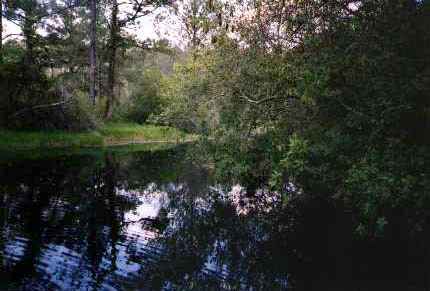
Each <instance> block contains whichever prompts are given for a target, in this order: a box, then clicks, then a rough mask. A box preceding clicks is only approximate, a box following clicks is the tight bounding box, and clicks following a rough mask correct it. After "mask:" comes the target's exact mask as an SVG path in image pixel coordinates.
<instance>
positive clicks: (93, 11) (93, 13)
mask: <svg viewBox="0 0 430 291" xmlns="http://www.w3.org/2000/svg"><path fill="white" fill-rule="evenodd" d="M90 19H91V24H90V70H89V77H90V100H91V102H92V103H93V105H95V104H96V96H97V92H96V77H97V75H96V74H97V51H96V42H97V3H96V0H90Z"/></svg>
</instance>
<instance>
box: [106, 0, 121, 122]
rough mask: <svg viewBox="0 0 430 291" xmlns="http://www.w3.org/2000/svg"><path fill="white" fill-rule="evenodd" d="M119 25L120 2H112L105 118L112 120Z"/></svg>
mask: <svg viewBox="0 0 430 291" xmlns="http://www.w3.org/2000/svg"><path fill="white" fill-rule="evenodd" d="M119 38H120V36H119V24H118V2H117V0H112V15H111V24H110V44H109V47H108V50H109V52H108V62H109V69H108V84H107V101H106V111H105V118H106V119H111V118H112V113H113V103H114V101H115V84H116V63H117V50H118V42H119Z"/></svg>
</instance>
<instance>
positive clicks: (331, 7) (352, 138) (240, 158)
mask: <svg viewBox="0 0 430 291" xmlns="http://www.w3.org/2000/svg"><path fill="white" fill-rule="evenodd" d="M251 2H252V1H251ZM249 4H250V5H251V6H250V7H247V6H246V4H243V5H242V6H241V7H242V8H244V7H245V8H244V9H245V10H246V9H248V10H247V11H248V12H247V13H244V14H240V12H237V10H236V9H237V6H234V5H233V7H230V6H223V5H221V6H219V7H217V8H213V9H218V11H219V13H221V14H222V15H223V21H222V23H223V25H222V26H218V25H217V26H216V29H214V30H213V31H212V33H210V34H208V35H204V37H203V39H202V41H201V42H199V43H200V45H197V46H195V47H194V54H193V55H192V56H191V57H190V59H189V61H188V62H187V63H186V64H185V65H183V66H181V67H180V68H179V69H178V70H177V72H176V74H175V77H174V78H176V79H177V80H181V81H179V82H176V84H179V86H177V87H175V88H174V89H175V90H176V91H175V92H176V93H175V94H174V95H173V96H179V98H180V100H183V101H182V102H179V101H178V102H179V103H180V104H186V105H183V106H182V107H181V106H177V105H176V104H174V105H172V106H170V107H168V109H167V110H166V112H165V114H166V115H167V116H170V120H171V121H172V122H176V124H177V126H184V125H183V123H182V119H180V120H178V121H177V120H176V118H178V117H179V118H180V117H181V116H184V117H185V116H187V117H189V118H188V119H186V122H188V123H187V127H192V128H197V129H198V130H199V131H201V132H207V133H208V136H209V137H215V138H214V139H212V140H211V142H209V144H210V145H211V146H210V147H209V152H210V154H211V157H212V158H213V161H214V162H215V165H216V167H215V168H216V169H217V170H218V173H219V177H221V178H222V177H232V176H233V177H237V181H238V182H242V183H243V182H246V183H248V182H250V181H252V182H253V183H254V184H255V186H254V187H260V186H261V185H262V184H263V185H266V186H268V187H270V188H271V189H273V190H277V191H280V192H282V193H283V195H284V200H285V203H286V204H288V201H290V200H291V199H294V198H295V197H298V196H304V197H306V198H307V199H321V198H322V199H325V200H327V201H328V202H329V203H333V204H334V205H337V206H339V207H341V208H342V209H344V210H345V211H350V212H351V213H353V217H354V222H355V223H354V229H355V230H356V234H357V235H360V236H364V237H367V238H369V239H374V238H375V237H378V236H383V235H384V232H391V231H393V229H395V228H399V227H404V228H405V229H409V230H410V233H411V235H413V234H415V233H416V232H420V231H421V230H422V229H423V228H425V227H427V224H428V221H429V218H430V217H429V211H428V210H429V207H430V177H429V175H430V147H429V146H430V138H429V134H428V133H429V130H430V99H429V98H430V51H429V50H428V46H429V44H430V31H429V30H428V27H429V26H430V4H429V2H428V1H406V0H399V1H382V0H381V1H323V2H320V1H300V2H295V1H291V2H288V1H257V3H254V4H255V5H254V4H252V3H249ZM205 9H206V10H205ZM211 9H212V8H211V7H209V6H207V5H206V6H205V4H204V3H203V4H201V10H199V11H200V12H199V13H203V15H206V16H207V17H208V18H207V19H209V20H210V19H211V18H210V15H211V13H210V11H211ZM207 10H209V12H208V11H207ZM235 13H238V14H239V15H241V16H240V17H234V16H232V15H235ZM208 15H209V16H208ZM201 17H202V16H199V19H202V18H201ZM205 23H206V22H205V21H202V23H201V25H202V26H204V24H205ZM202 29H203V28H202ZM231 30H233V31H234V32H235V34H234V35H232V34H231V33H230V32H231ZM205 43H206V45H205ZM208 43H211V44H208ZM175 100H178V99H175ZM169 114H170V115H169ZM292 185H294V186H293V187H291V186H292ZM300 194H302V195H300Z"/></svg>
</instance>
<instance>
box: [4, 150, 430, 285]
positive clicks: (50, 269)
mask: <svg viewBox="0 0 430 291" xmlns="http://www.w3.org/2000/svg"><path fill="white" fill-rule="evenodd" d="M189 147H190V146H188V148H187V147H177V148H171V149H164V150H159V151H148V150H142V151H141V150H138V149H136V148H134V149H133V150H127V149H124V150H120V151H114V152H109V151H107V152H97V151H95V152H87V153H79V154H66V153H60V154H55V153H51V154H50V155H49V157H37V158H35V157H32V158H28V157H25V156H22V157H16V156H15V157H10V156H8V155H4V158H0V195H1V196H0V235H1V238H0V263H1V269H0V290H327V291H328V290H352V291H354V290H357V291H358V290H362V291H364V290H430V260H429V258H430V251H429V250H430V248H429V247H430V239H429V237H428V235H426V232H425V231H423V232H422V235H418V236H414V237H410V236H408V230H407V229H403V228H402V227H400V226H399V227H398V229H397V228H396V230H395V231H392V232H390V233H388V234H387V236H386V237H385V238H380V239H373V240H370V241H366V240H358V239H356V238H355V236H354V235H353V228H352V226H351V225H352V222H351V219H350V218H349V214H348V213H347V212H346V211H342V210H339V209H337V208H335V207H333V206H330V205H327V204H326V203H324V202H321V201H311V202H309V201H306V202H305V201H303V202H299V203H296V204H295V205H294V208H292V209H290V211H285V208H284V210H282V211H281V210H280V209H281V207H280V206H281V201H280V199H279V197H278V196H277V195H276V194H270V193H268V192H265V191H248V193H247V192H246V191H245V188H244V187H241V186H238V185H235V186H232V185H225V186H219V185H216V184H215V182H214V181H213V179H212V178H211V175H210V174H209V173H208V171H207V170H206V168H205V167H202V166H200V165H198V164H196V163H195V162H192V161H191V160H190V159H189V158H187V157H189V155H187V152H189V150H190V148H189Z"/></svg>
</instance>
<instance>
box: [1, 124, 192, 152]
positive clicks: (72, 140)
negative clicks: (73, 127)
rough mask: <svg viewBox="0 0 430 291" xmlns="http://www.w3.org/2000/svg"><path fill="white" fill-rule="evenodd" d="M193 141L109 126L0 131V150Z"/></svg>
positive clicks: (157, 130)
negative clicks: (74, 130)
mask: <svg viewBox="0 0 430 291" xmlns="http://www.w3.org/2000/svg"><path fill="white" fill-rule="evenodd" d="M195 139H196V136H195V135H190V134H186V133H184V132H182V131H180V130H178V129H176V128H172V127H167V126H155V125H139V124H133V123H109V124H106V125H103V126H102V127H100V128H99V129H98V130H95V131H91V132H80V133H71V132H64V131H11V130H0V150H2V149H3V150H11V149H12V150H14V149H16V150H20V149H24V150H28V149H40V148H83V147H108V146H119V145H135V144H149V143H184V142H191V141H193V140H195Z"/></svg>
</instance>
